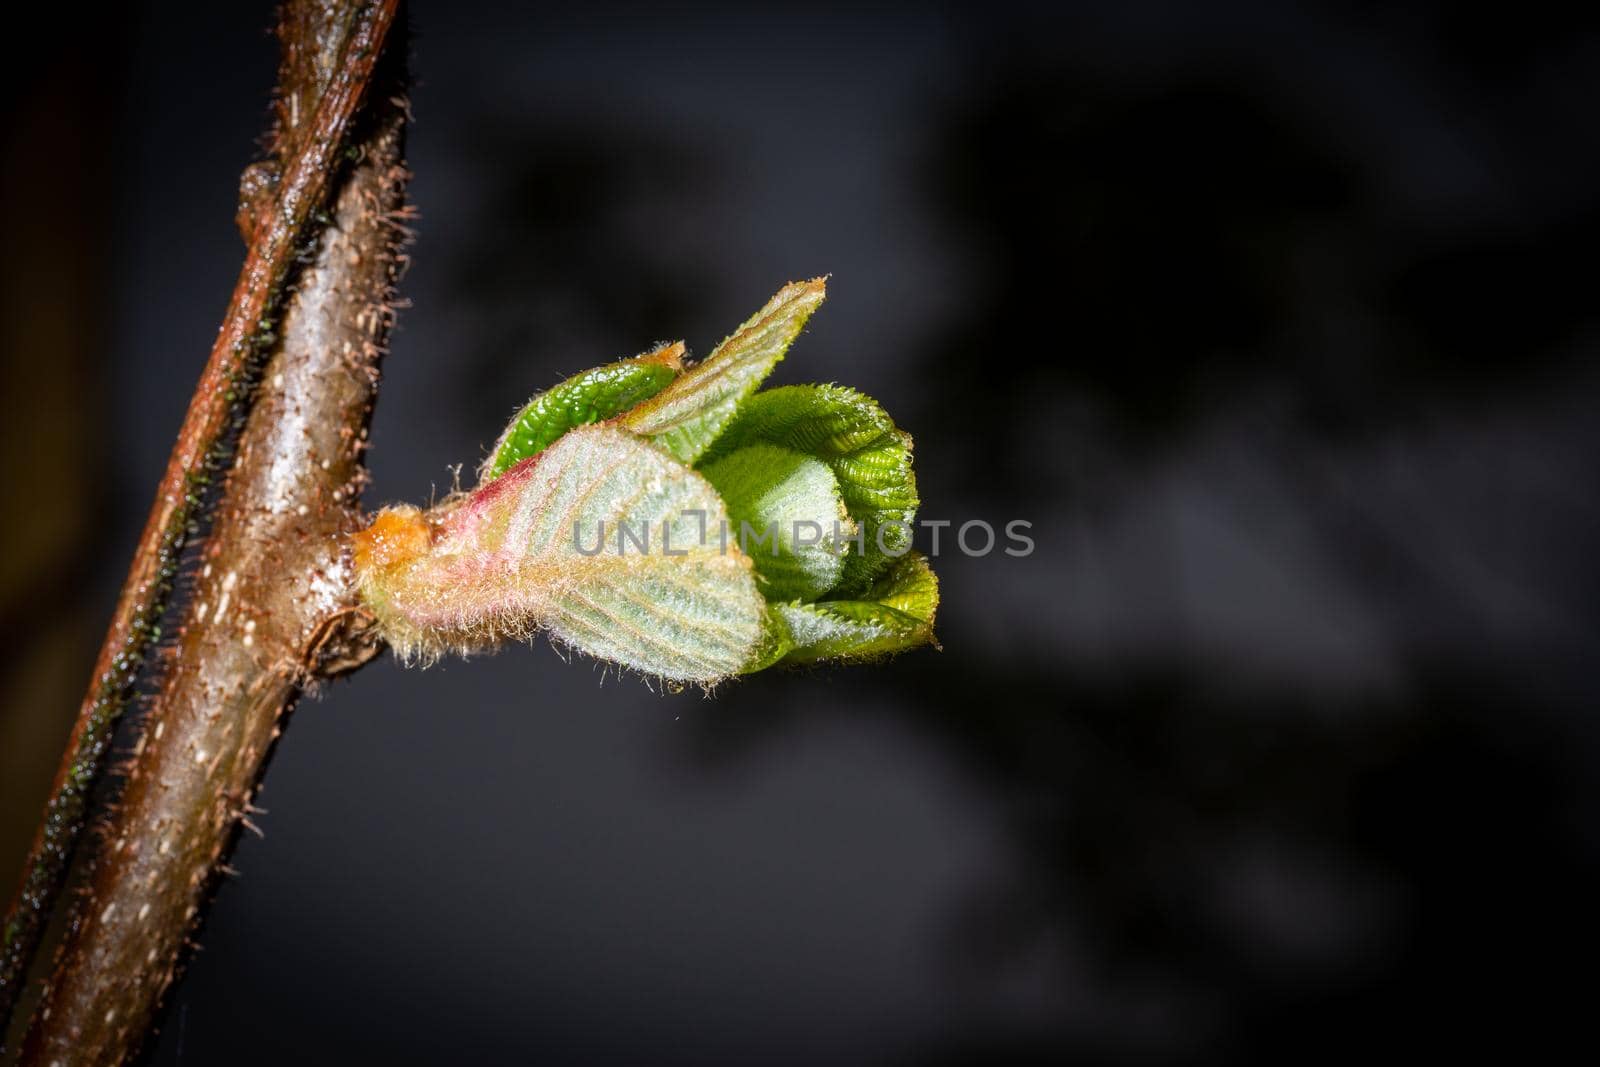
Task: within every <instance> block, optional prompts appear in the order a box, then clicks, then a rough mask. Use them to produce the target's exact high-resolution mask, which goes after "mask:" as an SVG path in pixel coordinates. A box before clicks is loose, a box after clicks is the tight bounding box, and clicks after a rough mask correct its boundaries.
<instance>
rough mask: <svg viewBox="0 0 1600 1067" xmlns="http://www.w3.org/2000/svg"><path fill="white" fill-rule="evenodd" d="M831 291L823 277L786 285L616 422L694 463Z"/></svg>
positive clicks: (678, 456) (780, 357)
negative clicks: (708, 351) (709, 350)
mask: <svg viewBox="0 0 1600 1067" xmlns="http://www.w3.org/2000/svg"><path fill="white" fill-rule="evenodd" d="M826 295H827V293H826V279H824V278H814V279H812V280H811V281H809V282H791V283H789V284H788V285H786V286H784V287H783V288H782V289H780V290H779V291H778V293H777V295H776V296H774V297H773V298H772V299H771V300H769V301H767V305H766V307H763V308H762V309H761V310H760V311H758V312H756V313H755V315H754V316H752V317H751V318H750V319H749V320H748V321H747V322H745V324H744V325H743V326H740V327H739V328H738V329H737V330H735V331H734V332H733V334H731V335H730V336H729V337H728V338H727V339H726V340H724V341H723V342H722V343H721V344H720V345H718V346H717V348H716V351H714V352H712V353H711V355H709V356H707V357H706V359H705V361H704V362H702V363H699V364H696V365H695V366H693V367H691V368H689V370H687V371H685V372H684V374H683V375H682V377H680V378H678V380H677V381H675V382H673V383H672V384H671V385H670V386H668V387H667V388H666V389H663V390H662V391H661V392H660V393H658V394H657V395H656V396H654V397H652V398H651V399H649V400H647V401H645V402H644V403H642V404H640V405H639V406H638V407H635V408H634V409H633V410H631V411H628V412H626V413H624V414H623V415H622V416H621V417H620V418H618V420H617V424H618V425H620V426H621V427H622V428H623V429H626V430H631V431H632V432H634V433H636V434H639V435H641V436H644V437H648V438H650V439H651V440H653V441H655V442H656V444H658V445H660V446H661V447H662V448H665V449H666V450H667V451H668V452H670V453H672V455H674V456H676V457H677V458H678V459H681V460H683V461H684V462H685V463H693V462H694V461H695V460H697V459H699V458H700V456H701V455H702V454H704V453H705V451H706V449H708V448H709V447H711V444H712V442H714V441H715V440H716V439H717V436H718V435H719V434H720V433H721V432H722V430H723V428H724V427H726V426H727V425H728V423H729V421H731V420H732V419H733V416H734V412H735V411H736V410H737V409H738V407H739V404H740V402H741V401H743V400H744V398H745V397H747V396H749V395H750V393H751V392H752V391H754V390H755V388H756V387H757V386H758V385H760V384H761V383H762V381H764V380H765V379H766V377H767V375H768V374H770V373H772V368H773V367H775V366H777V365H778V361H779V360H780V359H782V358H783V355H784V353H785V352H787V351H788V350H789V346H790V345H791V344H793V343H794V339H795V338H796V337H798V336H799V335H800V330H801V328H802V327H804V326H805V324H806V320H807V319H809V318H810V317H811V313H812V312H814V311H816V309H817V308H818V307H819V306H820V305H821V304H822V300H823V298H824V297H825V296H826Z"/></svg>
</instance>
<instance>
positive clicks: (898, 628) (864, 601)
mask: <svg viewBox="0 0 1600 1067" xmlns="http://www.w3.org/2000/svg"><path fill="white" fill-rule="evenodd" d="M938 607H939V582H938V579H937V578H935V577H934V574H933V570H932V568H930V567H929V566H928V561H927V559H926V558H925V557H924V556H923V555H922V553H920V552H910V553H907V554H906V555H905V556H903V557H901V558H900V559H898V560H896V561H895V562H894V563H893V564H891V565H890V567H889V569H888V570H887V571H886V572H885V573H884V575H883V576H882V577H881V578H879V579H878V581H877V582H875V583H874V584H873V586H872V587H871V588H870V589H868V590H867V591H866V592H865V593H864V594H862V596H861V598H860V599H857V600H824V601H820V602H818V603H815V604H800V603H794V604H774V605H772V606H771V607H770V608H768V610H767V627H766V630H765V632H764V633H763V634H762V640H761V643H760V645H759V647H758V648H757V650H756V652H755V654H754V655H753V656H752V657H751V661H750V663H748V664H747V665H746V666H745V673H750V672H753V671H758V670H761V669H763V668H765V667H769V666H771V665H772V664H774V663H778V662H783V663H814V662H817V661H820V660H859V659H873V658H878V657H882V656H888V655H892V654H894V653H896V652H904V651H906V650H908V649H912V648H916V647H918V646H919V645H926V644H931V643H933V619H934V615H935V613H936V612H937V610H938Z"/></svg>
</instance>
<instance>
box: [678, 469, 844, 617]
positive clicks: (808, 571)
mask: <svg viewBox="0 0 1600 1067" xmlns="http://www.w3.org/2000/svg"><path fill="white" fill-rule="evenodd" d="M699 470H700V473H701V474H703V475H705V477H706V480H707V481H709V482H710V483H711V484H712V486H714V487H715V488H716V490H717V492H718V493H720V494H721V495H722V500H723V503H725V504H727V506H728V517H729V520H730V521H731V522H732V524H733V527H732V535H733V536H734V537H735V538H736V539H737V540H738V543H739V545H740V547H741V548H743V549H744V550H745V552H746V553H747V554H748V555H749V556H750V558H751V560H752V561H753V562H754V563H755V566H756V573H757V574H759V575H761V577H762V579H763V580H764V582H765V584H764V585H763V587H762V590H761V592H762V594H763V595H764V596H765V597H766V598H767V599H768V600H770V601H780V600H815V599H817V598H818V597H819V596H821V595H822V594H824V593H826V592H827V591H828V590H829V589H832V588H833V587H834V586H835V585H837V584H838V582H839V576H840V574H841V573H842V572H843V570H844V553H843V552H842V551H840V546H839V544H838V542H837V541H835V540H834V537H835V534H836V533H837V534H838V535H839V536H841V537H849V536H850V534H851V533H852V532H854V529H855V524H854V523H853V522H851V521H850V516H849V514H848V513H847V512H846V511H845V509H844V504H843V503H842V502H841V501H840V500H839V483H838V481H837V480H836V479H835V478H834V476H833V472H831V471H830V470H828V468H827V467H826V466H824V465H823V464H822V463H820V462H819V461H817V460H815V459H812V458H811V457H810V456H802V455H801V454H800V453H798V452H791V451H789V450H788V449H786V448H779V447H778V446H776V445H768V444H756V445H751V446H749V447H748V448H741V449H739V450H738V451H735V452H731V453H729V454H728V455H726V456H723V457H722V458H721V459H719V460H717V461H716V462H715V463H706V464H703V465H701V467H700V468H699Z"/></svg>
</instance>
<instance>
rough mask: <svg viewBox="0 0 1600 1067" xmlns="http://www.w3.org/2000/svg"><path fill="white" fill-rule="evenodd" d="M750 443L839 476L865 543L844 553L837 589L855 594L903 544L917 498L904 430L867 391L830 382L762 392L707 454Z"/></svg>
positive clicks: (715, 456) (722, 453)
mask: <svg viewBox="0 0 1600 1067" xmlns="http://www.w3.org/2000/svg"><path fill="white" fill-rule="evenodd" d="M756 442H766V443H769V444H774V445H778V446H781V447H783V448H787V449H791V450H793V451H796V452H801V453H804V454H805V455H808V456H814V457H816V458H817V459H818V460H820V461H822V462H823V463H825V464H827V465H828V467H829V469H830V470H832V471H833V474H834V477H835V478H837V479H838V482H839V495H840V497H841V498H842V499H843V500H844V504H845V508H846V509H847V510H848V511H849V513H850V517H851V518H853V519H855V520H856V522H858V523H859V524H860V525H861V529H862V534H863V537H862V541H861V544H862V545H863V546H864V549H865V551H864V552H857V551H856V550H855V549H854V548H852V549H851V550H850V553H849V554H848V555H847V556H846V557H845V559H844V572H843V574H842V575H841V577H840V582H839V587H838V590H837V591H838V592H840V593H858V592H861V591H862V590H864V589H865V588H866V587H867V586H868V585H869V584H870V583H871V582H872V580H873V579H874V578H876V577H877V576H878V575H879V574H881V573H883V571H884V570H885V569H886V568H887V567H888V566H889V563H890V561H891V560H892V559H894V558H895V557H897V556H900V555H903V554H904V553H905V551H906V550H907V549H908V548H910V546H911V523H912V522H913V521H915V519H916V514H917V504H918V500H917V479H916V475H915V473H914V472H913V471H912V467H911V435H910V434H908V433H906V432H904V431H903V430H900V429H898V428H897V427H896V426H895V424H894V420H893V419H891V418H889V416H888V414H887V413H885V412H884V410H883V408H881V407H879V406H878V404H877V402H876V401H874V400H873V399H872V398H871V397H869V396H864V395H862V394H861V393H858V392H856V391H855V390H854V389H847V388H845V387H843V386H837V385H789V386H784V387H782V388H779V389H767V390H763V391H762V392H759V393H757V394H756V395H755V396H753V397H751V398H750V399H749V400H747V401H746V402H745V403H744V404H743V405H741V406H740V408H739V413H738V415H737V416H736V417H735V418H734V420H733V423H732V424H731V425H730V426H729V427H728V428H727V430H726V431H725V432H724V433H723V434H722V435H721V436H720V437H719V438H718V439H717V442H716V445H715V447H714V448H712V449H711V451H710V452H709V453H708V454H707V456H706V460H707V461H715V460H717V459H720V458H721V457H723V456H725V455H727V454H729V453H730V452H732V451H733V450H735V449H741V448H746V447H748V446H750V445H751V444H754V443H756ZM880 542H881V547H880Z"/></svg>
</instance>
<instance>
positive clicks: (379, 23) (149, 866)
mask: <svg viewBox="0 0 1600 1067" xmlns="http://www.w3.org/2000/svg"><path fill="white" fill-rule="evenodd" d="M397 6H398V0H379V2H376V3H372V4H365V5H363V4H358V3H354V2H340V0H320V2H319V0H291V2H290V3H288V4H287V5H286V8H285V11H284V14H283V19H282V24H281V26H280V35H281V37H282V41H283V55H284V62H283V68H282V71H281V75H280V77H281V84H280V92H279V102H278V112H279V129H278V137H277V157H278V159H279V160H281V165H282V170H281V177H279V178H278V179H277V180H276V181H274V180H273V176H272V174H271V173H270V172H269V171H266V170H263V169H260V168H259V167H258V168H253V169H252V171H251V172H248V173H247V175H246V182H245V186H246V191H247V193H249V194H250V195H248V196H247V198H246V201H245V204H244V205H243V207H242V210H241V219H240V222H241V229H243V230H244V231H245V232H246V235H247V239H248V240H249V242H250V250H249V254H248V257H247V258H246V261H245V265H244V269H243V271H242V273H241V275H240V279H239V282H238V285H237V286H236V288H235V291H234V295H233V299H232V301H231V303H230V306H229V309H228V314H227V317H226V318H225V320H224V322H223V326H222V329H221V332H220V334H219V336H218V339H217V342H216V345H215V347H214V348H213V350H212V353H211V357H210V360H209V361H208V363H207V365H206V368H205V371H204V373H203V375H202V377H201V381H200V384H199V387H198V388H197V390H196V393H195V397H194V400H193V401H192V402H191V405H190V409H189V412H188V415H187V416H186V418H185V421H184V425H183V429H182V432H181V433H180V435H179V438H178V443H177V445H176V447H175V448H174V451H173V454H172V458H171V460H170V461H169V464H168V467H167V471H166V473H165V475H164V476H163V479H162V482H161V487H160V491H159V493H158V495H157V499H156V503H155V506H154V508H153V509H152V512H151V515H150V518H149V521H148V523H147V525H146V528H145V532H144V535H143V537H142V538H141V540H140V543H139V548H138V552H137V554H136V556H135V559H134V564H133V568H132V570H131V572H130V574H129V577H128V581H127V584H126V585H125V587H124V589H123V594H122V597H121V599H120V601H119V603H118V607H117V611H116V615H115V617H114V619H113V623H112V626H111V628H110V632H109V633H108V634H107V637H106V642H105V645H104V647H103V648H102V651H101V655H100V659H99V662H98V663H97V665H96V670H95V682H94V684H93V685H92V686H91V688H90V691H89V694H88V696H87V697H86V699H85V701H84V705H83V708H82V710H81V712H80V716H79V720H78V723H77V726H76V727H75V729H74V732H73V736H72V738H71V740H70V742H69V746H68V752H67V757H66V760H65V762H64V763H63V766H62V770H61V772H60V775H59V777H58V780H57V783H56V788H55V791H54V793H53V795H52V798H51V802H50V807H49V809H48V810H47V812H46V817H45V822H44V825H43V826H42V827H41V830H40V833H39V836H38V839H37V842H36V844H35V848H34V852H33V854H32V856H31V857H30V860H29V864H28V867H27V869H26V870H27V874H26V878H25V882H24V885H23V888H22V890H21V892H20V894H19V897H18V901H17V904H16V905H15V906H14V910H13V915H12V917H11V919H9V920H8V924H7V929H6V952H5V959H4V961H3V970H0V998H11V997H14V996H15V994H16V988H17V986H18V985H20V983H21V980H22V975H23V969H24V968H25V967H26V965H27V958H28V956H29V954H30V953H31V952H32V951H33V948H34V946H35V945H36V944H37V941H38V937H39V930H40V929H41V927H42V925H43V922H44V919H45V917H46V915H47V909H48V907H49V904H50V900H51V897H52V895H53V894H54V893H55V892H56V891H57V890H58V887H59V885H60V882H61V877H62V872H63V870H64V868H65V865H66V862H67V860H68V858H69V856H70V852H71V850H72V848H73V845H74V844H75V842H76V840H77V838H78V836H79V834H80V832H81V826H82V823H83V816H84V805H85V800H86V797H87V794H88V790H89V788H90V787H91V786H92V784H93V780H94V777H95V774H96V772H97V770H98V768H99V766H100V764H101V763H102V762H103V759H104V754H105V751H106V749H107V746H108V744H109V741H110V738H111V734H112V730H113V729H114V727H115V724H116V720H117V717H118V715H119V714H120V712H121V709H122V707H123V706H124V705H125V703H126V700H127V697H128V693H129V691H130V689H131V686H132V684H133V681H134V679H135V677H136V674H137V672H138V669H139V665H140V663H141V662H142V660H143V658H144V656H145V655H146V653H147V651H148V649H149V647H150V644H151V641H152V640H153V639H154V638H155V637H156V636H157V634H156V626H157V620H158V619H159V618H160V615H161V613H162V610H163V608H164V607H165V604H166V601H167V597H168V595H169V592H170V589H171V585H172V579H173V577H174V574H175V571H176V567H177V565H178V557H179V553H180V551H181V549H182V546H183V543H184V541H185V539H186V538H187V537H188V536H189V535H190V533H191V532H192V530H191V527H192V524H193V523H194V522H195V521H196V518H197V516H196V510H197V507H198V504H199V500H200V493H201V487H202V485H203V483H204V481H205V479H206V476H207V471H208V470H211V469H213V468H214V467H215V466H216V465H217V464H218V460H219V457H220V455H221V450H222V449H223V448H224V447H225V442H226V440H227V436H228V430H229V428H230V426H232V425H234V424H235V422H236V420H237V419H238V417H239V414H240V412H241V411H242V409H243V405H244V404H245V403H246V402H248V401H253V403H251V404H250V410H249V415H248V418H247V420H246V421H245V423H244V428H243V431H242V434H241V436H240V437H239V443H238V448H237V451H236V455H235V459H234V464H233V467H232V470H231V471H230V472H229V474H228V477H227V482H226V485H225V487H224V489H223V492H222V495H221V498H220V500H219V502H218V504H217V509H216V513H215V519H214V526H213V529H212V531H211V533H210V535H209V537H208V539H207V542H206V545H205V548H204V550H203V551H202V553H201V556H200V564H199V571H198V574H197V575H196V582H195V588H194V594H193V597H192V599H191V600H190V602H189V604H188V605H187V607H186V609H185V612H184V615H183V621H182V624H181V626H180V627H179V631H178V635H177V641H176V647H175V648H174V650H173V655H172V657H171V659H170V661H169V662H168V663H167V664H166V666H165V669H164V672H163V674H162V676H161V686H160V690H159V692H158V693H157V694H156V696H155V698H154V701H153V703H152V705H151V707H150V710H149V714H148V715H147V717H146V719H145V722H144V723H143V725H142V730H141V733H140V736H139V738H138V740H137V742H136V744H135V747H134V752H133V756H132V759H131V761H130V762H129V763H128V765H127V768H126V778H125V785H124V788H123V792H122V796H121V798H120V800H119V802H118V804H117V806H116V808H115V810H114V811H113V812H112V813H111V814H110V816H109V818H108V821H107V828H106V834H105V837H104V840H103V844H102V847H101V849H100V850H99V854H98V855H97V856H96V857H95V858H94V861H93V864H92V869H91V873H90V879H89V886H88V893H87V895H86V896H85V897H84V898H83V900H82V901H81V902H80V903H78V904H77V905H75V912H74V916H73V919H72V921H71V922H70V923H69V925H68V930H67V933H66V935H65V939H64V941H63V944H62V946H61V949H60V952H59V954H58V957H57V960H56V962H55V966H54V970H53V974H52V975H51V977H50V978H49V980H48V982H47V986H46V991H45V993H44V996H43V999H42V1000H41V1002H40V1004H39V1007H38V1009H37V1010H36V1011H35V1013H34V1015H33V1017H32V1019H31V1020H30V1022H29V1025H28V1029H27V1034H26V1037H25V1039H24V1041H23V1046H22V1051H21V1062H23V1063H35V1062H37V1063H55V1062H60V1063H63V1064H69V1063H118V1062H122V1061H123V1060H125V1059H126V1058H127V1057H128V1056H129V1055H130V1054H131V1053H133V1052H134V1051H136V1050H137V1049H138V1047H139V1046H140V1044H141V1043H142V1042H143V1040H144V1039H145V1035H146V1033H147V1031H148V1030H149V1027H150V1025H151V1023H152V1022H153V1020H154V1019H155V1016H156V1012H157V1010H158V1008H159V1006H160V1003H161V1000H162V997H163V995H164V994H165V992H166V990H167V989H168V988H169V987H170V985H171V983H172V981H173V980H174V977H175V976H176V974H177V973H178V970H179V969H180V967H181V963H182V960H183V956H184V950H185V946H186V944H187V943H188V940H189V938H190V937H191V936H192V935H193V934H194V932H195V930H196V927H197V924H198V922H199V918H200V915H201V912H202V910H203V908H204V905H205V903H206V902H207V900H208V897H209V893H210V891H211V889H212V887H213V884H214V881H215V878H216V877H217V872H218V870H219V868H220V867H221V865H222V862H223V860H224V857H225V856H226V854H227V852H228V850H229V849H230V847H231V845H232V842H233V841H234V839H235V838H236V836H237V833H238V829H239V827H240V825H241V823H246V822H247V814H248V812H249V811H250V800H251V798H252V797H253V795H254V793H255V790H256V788H257V785H258V782H259V779H260V775H261V772H262V770H263V768H264V766H265V763H266V760H267V758H268V755H269V753H270V751H271V748H272V745H273V743H274V741H275V739H276V738H277V736H278V734H279V731H280V729H281V726H282V721H283V718H284V716H285V715H286V714H287V712H288V711H289V709H290V708H291V706H292V704H293V702H294V700H295V698H296V696H297V695H298V693H299V692H300V691H301V690H302V689H303V688H304V687H305V686H306V685H307V684H308V683H310V682H312V681H314V680H315V679H317V678H320V677H326V676H329V675H331V674H333V673H337V672H339V671H341V670H346V669H349V668H351V667H353V666H356V665H359V664H360V663H362V662H365V660H366V659H369V658H370V657H371V656H372V655H373V654H374V653H375V651H376V646H375V643H374V642H373V641H371V640H370V639H368V638H367V637H366V636H365V632H364V625H363V620H364V616H363V615H362V614H361V613H360V612H359V611H358V610H357V609H355V608H354V607H353V605H352V603H351V602H350V600H349V596H348V582H347V574H346V571H347V566H348V564H347V562H346V560H345V558H344V547H343V546H344V537H345V535H346V534H347V533H348V532H349V531H350V530H351V529H352V528H354V526H355V525H356V523H357V521H358V518H359V508H358V506H357V497H358V495H359V492H360V489H361V487H362V485H363V483H364V481H365V474H364V470H363V468H362V464H361V454H362V451H363V449H364V447H365V438H366V423H367V419H368V417H369V416H370V414H371V410H372V403H373V399H374V396H375V391H376V386H377V381H378V363H379V359H380V357H381V354H382V351H383V345H384V343H385V340H386V337H387V332H388V327H389V324H390V322H391V319H392V313H393V312H392V286H393V282H394V280H395V278H396V276H397V274H398V271H399V269H400V266H401V262H402V257H401V255H400V253H399V248H400V245H401V243H402V240H403V238H404V235H405V231H404V227H403V209H402V202H403V196H404V185H405V180H406V176H407V175H406V172H405V170H404V168H403V165H402V163H401V158H402V156H401V150H402V137H403V133H404V123H405V104H404V101H403V99H402V98H401V95H400V94H401V92H402V91H403V56H402V55H400V54H399V53H400V49H399V48H398V47H397V46H396V47H390V48H389V49H388V51H387V53H385V52H384V42H385V38H386V36H387V34H388V32H389V29H390V26H391V24H392V22H393V20H394V18H395V11H396V8H397ZM380 54H386V55H387V56H388V59H387V60H386V61H385V63H384V64H383V66H382V68H381V69H380V68H379V62H378V61H379V56H380ZM375 72H376V73H375ZM369 86H370V92H369ZM363 100H366V101H367V106H366V108H365V109H364V110H358V109H360V107H361V104H362V102H363ZM336 179H337V181H336ZM329 205H331V221H330V220H329V217H328V215H325V214H322V213H323V212H324V211H325V210H326V209H327V208H328V206H329ZM313 222H325V223H327V225H326V226H325V227H324V229H323V232H322V233H321V235H320V237H319V238H318V239H317V240H316V241H315V243H314V244H313V245H311V247H307V237H308V235H309V234H310V233H312V232H313V229H312V223H313ZM307 257H309V262H307ZM297 261H299V262H301V263H303V264H304V265H303V267H302V268H301V273H300V275H299V278H298V281H297V283H296V284H295V286H294V288H293V290H292V292H291V291H290V289H289V288H288V286H287V284H286V283H287V282H288V281H289V280H290V276H291V270H292V268H293V267H294V266H295V265H296V262H297ZM267 357H270V358H267ZM264 358H266V363H265V366H262V365H261V364H262V360H263V359H264ZM257 381H259V386H256V384H255V383H256V382H257ZM4 1006H5V1003H4V1000H3V999H0V1008H3V1007H4Z"/></svg>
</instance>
